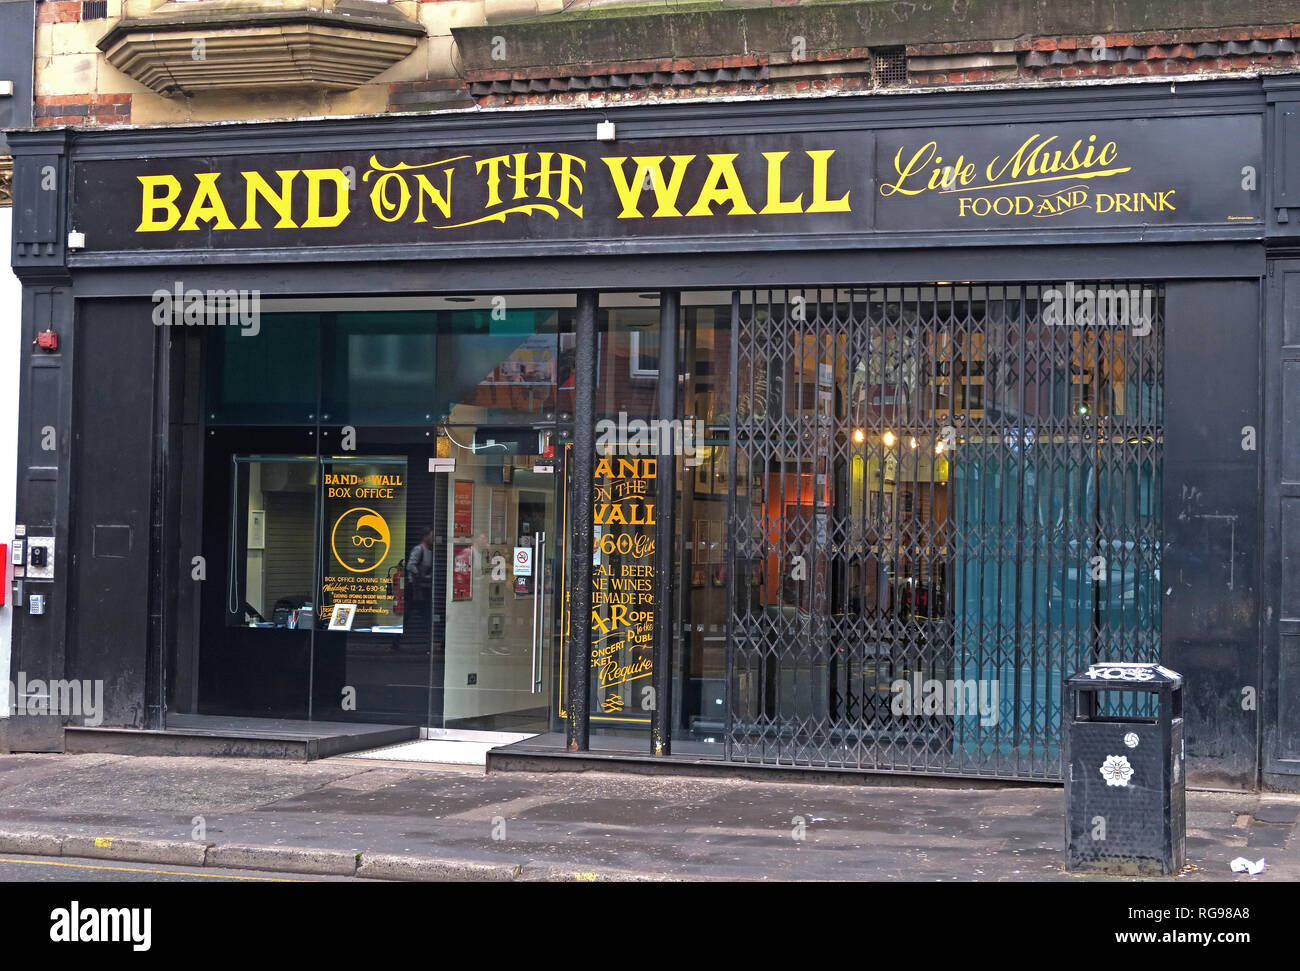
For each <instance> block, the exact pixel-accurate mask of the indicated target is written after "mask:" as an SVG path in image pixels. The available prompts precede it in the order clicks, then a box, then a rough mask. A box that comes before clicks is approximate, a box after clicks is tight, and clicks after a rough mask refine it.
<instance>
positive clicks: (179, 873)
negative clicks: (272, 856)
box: [0, 857, 311, 883]
mask: <svg viewBox="0 0 1300 971" xmlns="http://www.w3.org/2000/svg"><path fill="white" fill-rule="evenodd" d="M0 863H26V864H27V865H28V866H70V867H75V868H77V869H82V870H118V871H120V872H122V873H161V874H163V875H164V876H174V877H207V878H208V879H209V880H258V881H261V882H264V883H310V882H311V881H310V880H295V879H292V878H290V877H236V876H231V875H230V874H226V873H189V872H187V871H185V870H147V869H145V868H144V867H132V866H94V865H91V864H89V863H56V862H54V861H53V860H15V859H11V858H9V857H0Z"/></svg>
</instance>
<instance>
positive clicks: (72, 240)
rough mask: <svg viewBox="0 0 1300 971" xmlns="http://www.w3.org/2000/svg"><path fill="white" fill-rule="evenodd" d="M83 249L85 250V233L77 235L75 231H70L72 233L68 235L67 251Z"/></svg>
mask: <svg viewBox="0 0 1300 971" xmlns="http://www.w3.org/2000/svg"><path fill="white" fill-rule="evenodd" d="M85 248H86V234H85V233H79V232H77V230H75V229H74V230H72V232H70V233H68V249H85Z"/></svg>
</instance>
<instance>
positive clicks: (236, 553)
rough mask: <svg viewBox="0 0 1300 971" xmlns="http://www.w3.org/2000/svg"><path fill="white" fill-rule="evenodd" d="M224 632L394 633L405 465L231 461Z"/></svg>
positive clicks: (396, 461) (400, 461)
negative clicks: (234, 629) (226, 629)
mask: <svg viewBox="0 0 1300 971" xmlns="http://www.w3.org/2000/svg"><path fill="white" fill-rule="evenodd" d="M233 467H234V473H235V474H234V482H233V486H232V489H233V495H232V498H231V509H232V524H233V527H232V529H231V548H230V560H229V563H228V565H227V567H228V568H227V582H228V591H227V593H228V597H227V601H228V602H227V605H226V615H227V624H228V625H229V626H236V627H245V626H246V627H252V628H257V629H277V630H286V629H287V630H313V629H326V628H327V629H331V630H342V631H349V632H353V633H366V634H370V633H374V634H388V635H391V634H401V632H402V620H401V617H400V616H399V615H398V614H397V613H396V612H395V605H396V586H395V584H396V583H397V582H400V577H399V574H400V572H401V567H402V566H403V564H404V562H405V551H406V546H407V544H406V540H407V538H408V537H407V529H406V513H407V508H406V502H407V461H406V459H405V458H397V457H366V458H358V459H352V458H346V459H344V458H333V459H330V458H316V457H314V456H304V457H279V456H277V457H259V456H236V457H235V459H234V461H233Z"/></svg>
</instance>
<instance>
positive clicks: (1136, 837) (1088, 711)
mask: <svg viewBox="0 0 1300 971" xmlns="http://www.w3.org/2000/svg"><path fill="white" fill-rule="evenodd" d="M1065 689H1066V708H1065V713H1066V716H1067V719H1068V720H1067V724H1066V726H1065V753H1064V754H1065V846H1066V869H1068V870H1095V871H1104V872H1108V873H1125V874H1133V875H1146V874H1157V873H1158V874H1171V873H1177V872H1178V871H1179V870H1180V869H1182V866H1183V863H1184V862H1185V860H1186V855H1187V846H1186V844H1187V820H1186V805H1187V800H1186V786H1185V779H1184V776H1185V772H1184V765H1183V762H1184V757H1185V754H1186V753H1185V751H1184V747H1183V678H1182V675H1180V674H1178V673H1177V672H1174V671H1170V670H1169V669H1168V668H1166V667H1162V666H1160V665H1159V664H1133V663H1110V664H1107V663H1101V662H1099V663H1097V664H1093V665H1090V666H1089V667H1088V669H1087V670H1086V671H1081V672H1079V673H1078V674H1076V675H1074V676H1073V677H1071V678H1069V679H1068V680H1067V681H1066V682H1065Z"/></svg>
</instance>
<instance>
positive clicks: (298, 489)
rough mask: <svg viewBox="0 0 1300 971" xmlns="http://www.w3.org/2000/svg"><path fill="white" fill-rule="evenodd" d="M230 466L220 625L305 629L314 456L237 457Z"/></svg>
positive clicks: (311, 583)
mask: <svg viewBox="0 0 1300 971" xmlns="http://www.w3.org/2000/svg"><path fill="white" fill-rule="evenodd" d="M233 471H234V482H233V493H234V494H233V496H232V500H231V509H232V512H233V516H232V528H231V537H230V541H231V550H230V563H229V564H228V573H227V584H228V590H227V594H228V596H227V604H226V620H227V624H228V625H230V626H240V627H242V626H249V627H258V628H287V629H290V630H298V629H300V630H309V629H311V628H312V627H313V626H314V622H315V615H314V610H315V607H314V605H315V603H316V597H315V593H314V590H315V587H316V535H317V528H316V526H317V522H316V520H317V501H318V496H317V486H318V483H319V467H318V463H317V461H316V458H315V457H314V456H308V457H283V458H274V459H263V458H256V457H248V456H239V457H236V458H235V459H234V462H233Z"/></svg>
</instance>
